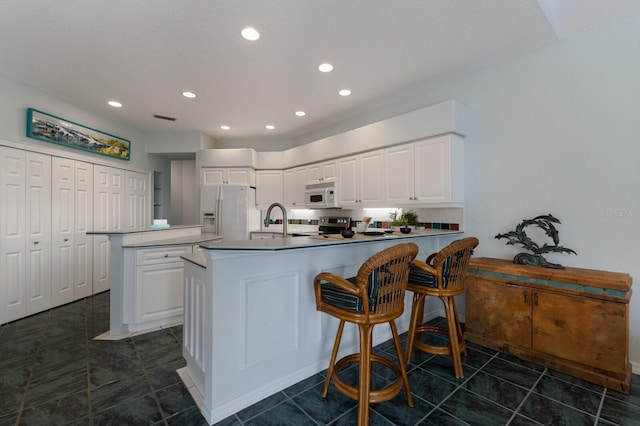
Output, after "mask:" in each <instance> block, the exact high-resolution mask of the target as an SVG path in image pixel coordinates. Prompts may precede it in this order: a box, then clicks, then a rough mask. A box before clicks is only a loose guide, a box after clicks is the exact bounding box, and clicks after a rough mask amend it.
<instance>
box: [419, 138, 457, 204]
mask: <svg viewBox="0 0 640 426" xmlns="http://www.w3.org/2000/svg"><path fill="white" fill-rule="evenodd" d="M463 148H464V147H463V140H462V138H460V137H459V136H455V135H447V136H440V137H437V138H431V139H426V140H423V141H419V142H416V143H415V144H414V152H415V190H414V200H415V202H416V203H417V204H439V203H442V204H462V203H463V202H464V149H463Z"/></svg>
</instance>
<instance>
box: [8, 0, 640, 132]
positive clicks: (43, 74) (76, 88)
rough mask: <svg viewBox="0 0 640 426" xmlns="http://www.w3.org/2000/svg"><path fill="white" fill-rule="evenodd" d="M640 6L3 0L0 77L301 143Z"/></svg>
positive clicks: (569, 1)
mask: <svg viewBox="0 0 640 426" xmlns="http://www.w3.org/2000/svg"><path fill="white" fill-rule="evenodd" d="M638 13H640V0H395V1H392V0H321V1H320V0H109V1H105V0H56V1H42V0H0V73H3V74H5V75H8V76H10V77H12V78H15V79H17V80H21V81H23V82H25V83H28V84H30V85H33V86H35V87H38V88H40V89H43V90H45V91H47V92H49V93H52V94H54V95H56V96H59V97H61V98H64V99H67V100H69V101H70V102H72V103H74V104H76V105H78V106H80V107H83V108H86V109H89V110H91V111H94V112H96V113H98V114H101V115H104V116H107V117H110V118H113V119H115V120H119V121H122V122H125V123H127V124H129V125H131V126H133V127H135V128H137V129H140V130H142V131H153V132H162V131H200V132H204V133H206V134H209V135H211V136H213V137H214V138H216V139H222V140H233V139H252V138H253V139H265V140H268V139H269V138H272V139H281V140H294V139H295V138H297V137H301V136H303V135H305V134H309V133H312V132H317V131H319V130H321V129H322V128H325V127H328V126H332V125H336V124H337V123H340V122H342V121H343V120H345V118H348V117H357V116H358V115H362V114H366V113H368V112H371V111H373V110H375V108H381V107H383V106H384V105H385V103H387V102H391V101H394V100H397V97H398V96H402V94H403V93H404V94H406V93H408V92H410V91H411V88H412V87H418V86H424V85H426V84H428V83H429V82H430V81H433V80H434V79H437V78H440V77H443V76H445V75H448V74H451V73H460V72H465V71H468V70H472V69H474V68H477V67H484V66H488V65H491V64H493V63H496V62H498V61H501V60H505V59H507V58H510V57H513V56H516V55H519V54H523V53H526V52H531V51H534V50H537V49H540V48H543V47H545V46H549V45H551V44H554V43H557V42H558V41H559V40H561V39H563V38H566V37H570V36H572V35H574V34H576V33H579V32H583V31H588V30H591V29H594V28H597V27H600V26H604V25H607V24H609V23H611V22H613V21H615V20H617V19H620V18H623V17H626V16H630V15H635V14H638ZM245 26H253V27H255V28H256V29H258V30H259V31H260V33H261V35H262V37H261V38H260V40H258V41H256V42H248V41H246V40H244V39H242V38H241V37H240V30H241V29H242V28H244V27H245ZM322 62H330V63H332V64H333V65H334V67H335V68H334V71H333V72H331V73H328V74H324V73H320V72H319V71H318V69H317V67H318V65H319V64H320V63H322ZM345 87H346V88H349V89H351V90H352V92H353V94H352V95H351V96H350V97H341V96H338V95H337V91H338V90H339V89H341V88H345ZM185 90H190V91H192V92H195V93H196V94H197V98H195V99H192V100H189V99H186V98H184V97H182V96H181V93H182V92H183V91H185ZM111 99H116V100H118V101H120V102H122V103H123V104H124V107H123V108H120V109H114V108H111V107H109V106H107V101H108V100H111ZM30 106H33V107H36V108H37V107H38V105H30ZM297 110H303V111H305V112H306V113H307V115H306V116H305V117H303V118H299V117H296V116H295V115H294V112H295V111H297ZM47 112H50V113H53V114H55V113H56V111H47ZM154 114H159V115H163V116H170V117H175V118H176V119H177V120H176V121H175V122H167V121H161V120H158V119H155V118H153V117H152V116H153V115H154ZM222 124H227V125H229V126H231V130H229V131H223V130H221V129H220V125H222ZM266 124H273V125H275V126H276V129H275V130H271V131H268V130H266V129H265V125H266Z"/></svg>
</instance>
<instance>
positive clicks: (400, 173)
mask: <svg viewBox="0 0 640 426" xmlns="http://www.w3.org/2000/svg"><path fill="white" fill-rule="evenodd" d="M384 165H385V167H384V176H385V182H386V186H385V201H387V202H391V203H398V204H401V205H402V204H404V205H406V204H413V199H414V198H413V197H414V195H413V194H414V179H415V177H414V158H413V144H405V145H400V146H395V147H392V148H387V149H385V152H384Z"/></svg>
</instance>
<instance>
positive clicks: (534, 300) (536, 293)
mask: <svg viewBox="0 0 640 426" xmlns="http://www.w3.org/2000/svg"><path fill="white" fill-rule="evenodd" d="M533 304H534V305H537V304H538V292H537V291H536V292H534V293H533Z"/></svg>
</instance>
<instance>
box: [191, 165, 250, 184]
mask: <svg viewBox="0 0 640 426" xmlns="http://www.w3.org/2000/svg"><path fill="white" fill-rule="evenodd" d="M255 173H256V172H255V170H253V169H252V168H248V167H228V168H225V167H203V168H202V180H201V184H202V186H215V185H251V186H253V185H255V184H256V177H255Z"/></svg>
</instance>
